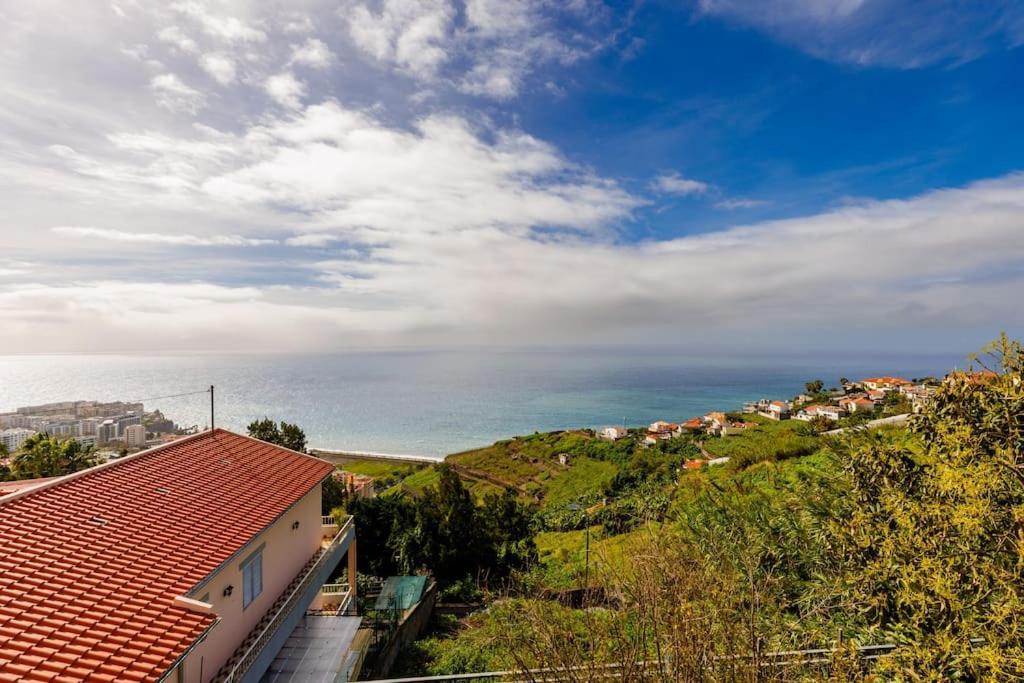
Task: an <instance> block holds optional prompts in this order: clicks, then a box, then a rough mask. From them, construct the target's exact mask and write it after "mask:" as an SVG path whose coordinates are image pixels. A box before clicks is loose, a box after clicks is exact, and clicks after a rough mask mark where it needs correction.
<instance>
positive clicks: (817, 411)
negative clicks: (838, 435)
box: [796, 405, 844, 422]
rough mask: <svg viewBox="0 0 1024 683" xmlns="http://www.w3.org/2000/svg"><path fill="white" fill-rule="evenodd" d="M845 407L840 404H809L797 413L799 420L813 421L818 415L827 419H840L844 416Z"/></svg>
mask: <svg viewBox="0 0 1024 683" xmlns="http://www.w3.org/2000/svg"><path fill="white" fill-rule="evenodd" d="M843 412H844V411H843V409H842V408H840V407H839V406H829V405H813V406H807V407H805V408H804V409H803V410H801V411H800V412H799V413H797V414H796V419H797V420H805V421H808V422H809V421H811V420H813V419H814V418H816V417H823V418H825V419H826V420H832V421H833V422H835V421H838V420H839V418H841V417H842V416H843Z"/></svg>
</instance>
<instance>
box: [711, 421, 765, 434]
mask: <svg viewBox="0 0 1024 683" xmlns="http://www.w3.org/2000/svg"><path fill="white" fill-rule="evenodd" d="M756 426H757V423H756V422H726V423H725V424H724V425H722V427H721V428H720V429H719V430H718V435H719V436H732V435H734V434H739V433H740V432H742V431H744V430H747V429H750V428H752V427H756Z"/></svg>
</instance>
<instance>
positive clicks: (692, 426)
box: [679, 417, 704, 433]
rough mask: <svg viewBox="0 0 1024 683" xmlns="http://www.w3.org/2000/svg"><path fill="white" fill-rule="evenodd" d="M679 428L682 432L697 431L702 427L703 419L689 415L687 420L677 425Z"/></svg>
mask: <svg viewBox="0 0 1024 683" xmlns="http://www.w3.org/2000/svg"><path fill="white" fill-rule="evenodd" d="M679 429H680V431H683V432H691V433H693V432H699V431H700V430H702V429H704V420H703V419H701V418H699V417H691V418H690V419H689V420H687V421H686V422H684V423H682V424H681V425H679Z"/></svg>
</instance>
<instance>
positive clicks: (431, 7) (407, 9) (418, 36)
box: [345, 0, 455, 77]
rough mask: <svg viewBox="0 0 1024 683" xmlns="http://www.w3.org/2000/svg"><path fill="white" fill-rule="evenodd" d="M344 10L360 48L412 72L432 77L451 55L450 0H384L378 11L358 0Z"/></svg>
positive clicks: (451, 12)
mask: <svg viewBox="0 0 1024 683" xmlns="http://www.w3.org/2000/svg"><path fill="white" fill-rule="evenodd" d="M345 14H346V15H347V17H348V28H349V35H350V36H351V38H352V40H353V42H354V43H355V44H356V46H357V47H358V48H360V49H361V50H363V51H364V52H366V53H368V54H370V55H371V56H373V57H375V58H376V59H378V60H381V61H384V62H390V63H393V64H395V65H396V66H397V67H399V68H400V69H402V70H405V71H408V72H409V73H411V74H414V75H416V76H421V77H433V76H434V75H436V73H437V70H438V69H439V67H440V66H441V65H442V64H443V63H444V62H445V61H447V60H448V58H449V52H448V45H447V43H448V37H449V31H450V29H451V24H452V20H453V19H454V16H455V12H454V9H453V7H452V5H451V4H450V3H449V2H447V0H384V3H383V6H382V7H381V10H380V11H379V12H374V11H373V10H372V9H371V7H370V6H369V5H367V4H357V5H355V6H354V7H352V9H351V10H346V11H345Z"/></svg>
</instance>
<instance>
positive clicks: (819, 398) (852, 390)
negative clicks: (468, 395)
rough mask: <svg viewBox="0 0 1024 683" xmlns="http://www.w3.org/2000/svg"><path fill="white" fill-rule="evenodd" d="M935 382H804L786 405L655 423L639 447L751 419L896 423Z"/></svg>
mask: <svg viewBox="0 0 1024 683" xmlns="http://www.w3.org/2000/svg"><path fill="white" fill-rule="evenodd" d="M938 385H939V380H937V379H936V378H933V377H928V378H923V379H917V380H909V379H904V378H903V377H891V376H884V377H867V378H865V379H862V380H860V381H857V382H851V381H849V380H846V379H845V378H844V379H843V380H842V381H841V382H840V386H838V387H832V388H825V386H824V384H823V383H822V382H821V381H820V380H813V381H810V382H807V384H806V385H805V389H806V393H801V394H798V395H797V396H794V397H793V398H791V399H789V400H782V399H771V398H762V399H760V400H759V401H754V402H750V403H746V404H744V405H743V407H742V409H741V410H739V411H737V412H734V413H727V412H709V413H706V414H704V415H700V416H697V417H692V418H690V419H688V420H684V421H682V422H668V421H665V420H658V421H656V422H652V423H651V424H650V425H649V426H648V427H647V433H646V435H645V436H644V439H643V441H642V444H643V445H644V446H654V445H657V443H658V442H659V441H666V440H668V439H672V438H674V437H678V436H682V435H683V434H704V435H708V436H719V437H727V436H732V435H735V434H739V433H741V432H743V431H744V430H747V429H751V428H754V427H757V425H758V423H757V422H754V421H751V420H749V419H745V416H753V415H757V416H760V417H761V418H767V419H769V420H775V421H781V420H789V419H795V420H802V421H804V422H809V423H814V424H815V426H816V427H818V431H821V432H826V431H831V430H834V429H842V428H844V427H848V426H856V425H858V424H863V423H865V422H868V421H870V420H872V419H880V420H881V419H886V418H887V417H901V416H905V415H908V414H910V413H917V412H920V411H921V409H922V408H923V407H924V405H925V403H926V402H927V401H928V400H929V398H930V397H931V396H932V395H933V394H934V393H935V389H936V387H938ZM628 434H629V430H628V429H627V428H626V427H625V425H623V426H615V427H604V428H602V429H600V430H598V436H600V437H601V438H603V439H606V440H608V441H616V440H618V439H621V438H624V437H626V436H627V435H628Z"/></svg>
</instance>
